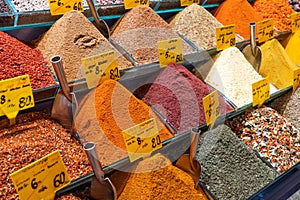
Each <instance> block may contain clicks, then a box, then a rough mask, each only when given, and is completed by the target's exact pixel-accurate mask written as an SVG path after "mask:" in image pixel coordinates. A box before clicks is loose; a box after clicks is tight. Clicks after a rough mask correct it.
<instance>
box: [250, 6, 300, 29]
mask: <svg viewBox="0 0 300 200" xmlns="http://www.w3.org/2000/svg"><path fill="white" fill-rule="evenodd" d="M253 8H254V9H255V10H256V12H258V13H260V14H261V15H262V17H263V18H264V19H271V18H272V19H274V26H275V27H276V28H278V29H279V30H280V31H284V30H291V28H292V26H291V14H292V13H294V12H295V11H294V10H293V9H292V8H291V7H290V5H289V4H288V2H287V1H286V0H255V1H254V4H253Z"/></svg>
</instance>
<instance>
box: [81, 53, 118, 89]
mask: <svg viewBox="0 0 300 200" xmlns="http://www.w3.org/2000/svg"><path fill="white" fill-rule="evenodd" d="M81 65H82V68H83V72H84V76H85V78H86V82H87V86H88V88H89V89H91V88H94V87H97V86H98V85H99V84H101V83H103V82H104V81H105V80H108V79H112V80H119V79H120V71H119V67H118V62H117V57H116V55H115V52H114V51H109V52H106V53H103V54H99V55H95V56H91V57H87V58H82V59H81Z"/></svg>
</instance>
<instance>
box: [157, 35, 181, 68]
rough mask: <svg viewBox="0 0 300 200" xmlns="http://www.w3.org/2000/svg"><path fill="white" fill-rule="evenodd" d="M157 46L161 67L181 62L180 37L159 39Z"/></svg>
mask: <svg viewBox="0 0 300 200" xmlns="http://www.w3.org/2000/svg"><path fill="white" fill-rule="evenodd" d="M157 48H158V59H159V64H160V66H161V67H165V66H168V65H169V64H170V63H177V64H179V63H182V62H183V55H182V40H181V38H173V39H170V40H162V41H159V42H158V43H157Z"/></svg>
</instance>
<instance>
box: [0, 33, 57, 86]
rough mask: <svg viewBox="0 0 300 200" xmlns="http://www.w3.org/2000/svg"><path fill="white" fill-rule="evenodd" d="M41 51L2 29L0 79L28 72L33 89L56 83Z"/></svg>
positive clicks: (0, 39)
mask: <svg viewBox="0 0 300 200" xmlns="http://www.w3.org/2000/svg"><path fill="white" fill-rule="evenodd" d="M45 64H46V61H45V60H44V58H43V55H42V54H41V52H40V51H38V50H35V49H31V48H30V47H28V46H27V45H25V44H23V43H22V42H20V41H19V40H17V39H15V38H13V37H11V36H9V35H8V34H6V33H4V32H2V31H0V80H5V79H8V78H13V77H17V76H21V75H25V74H28V75H29V77H30V83H31V87H32V89H38V88H44V87H46V86H49V85H53V84H55V81H54V79H53V77H52V74H51V72H50V71H49V70H48V69H47V68H46V66H45Z"/></svg>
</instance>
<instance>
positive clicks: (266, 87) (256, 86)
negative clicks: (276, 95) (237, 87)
mask: <svg viewBox="0 0 300 200" xmlns="http://www.w3.org/2000/svg"><path fill="white" fill-rule="evenodd" d="M252 98H253V102H252V105H253V107H254V106H256V105H258V107H260V106H261V105H262V104H263V103H264V102H265V100H267V99H269V98H270V81H269V78H268V77H266V78H263V79H261V80H259V81H257V82H255V83H253V84H252Z"/></svg>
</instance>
